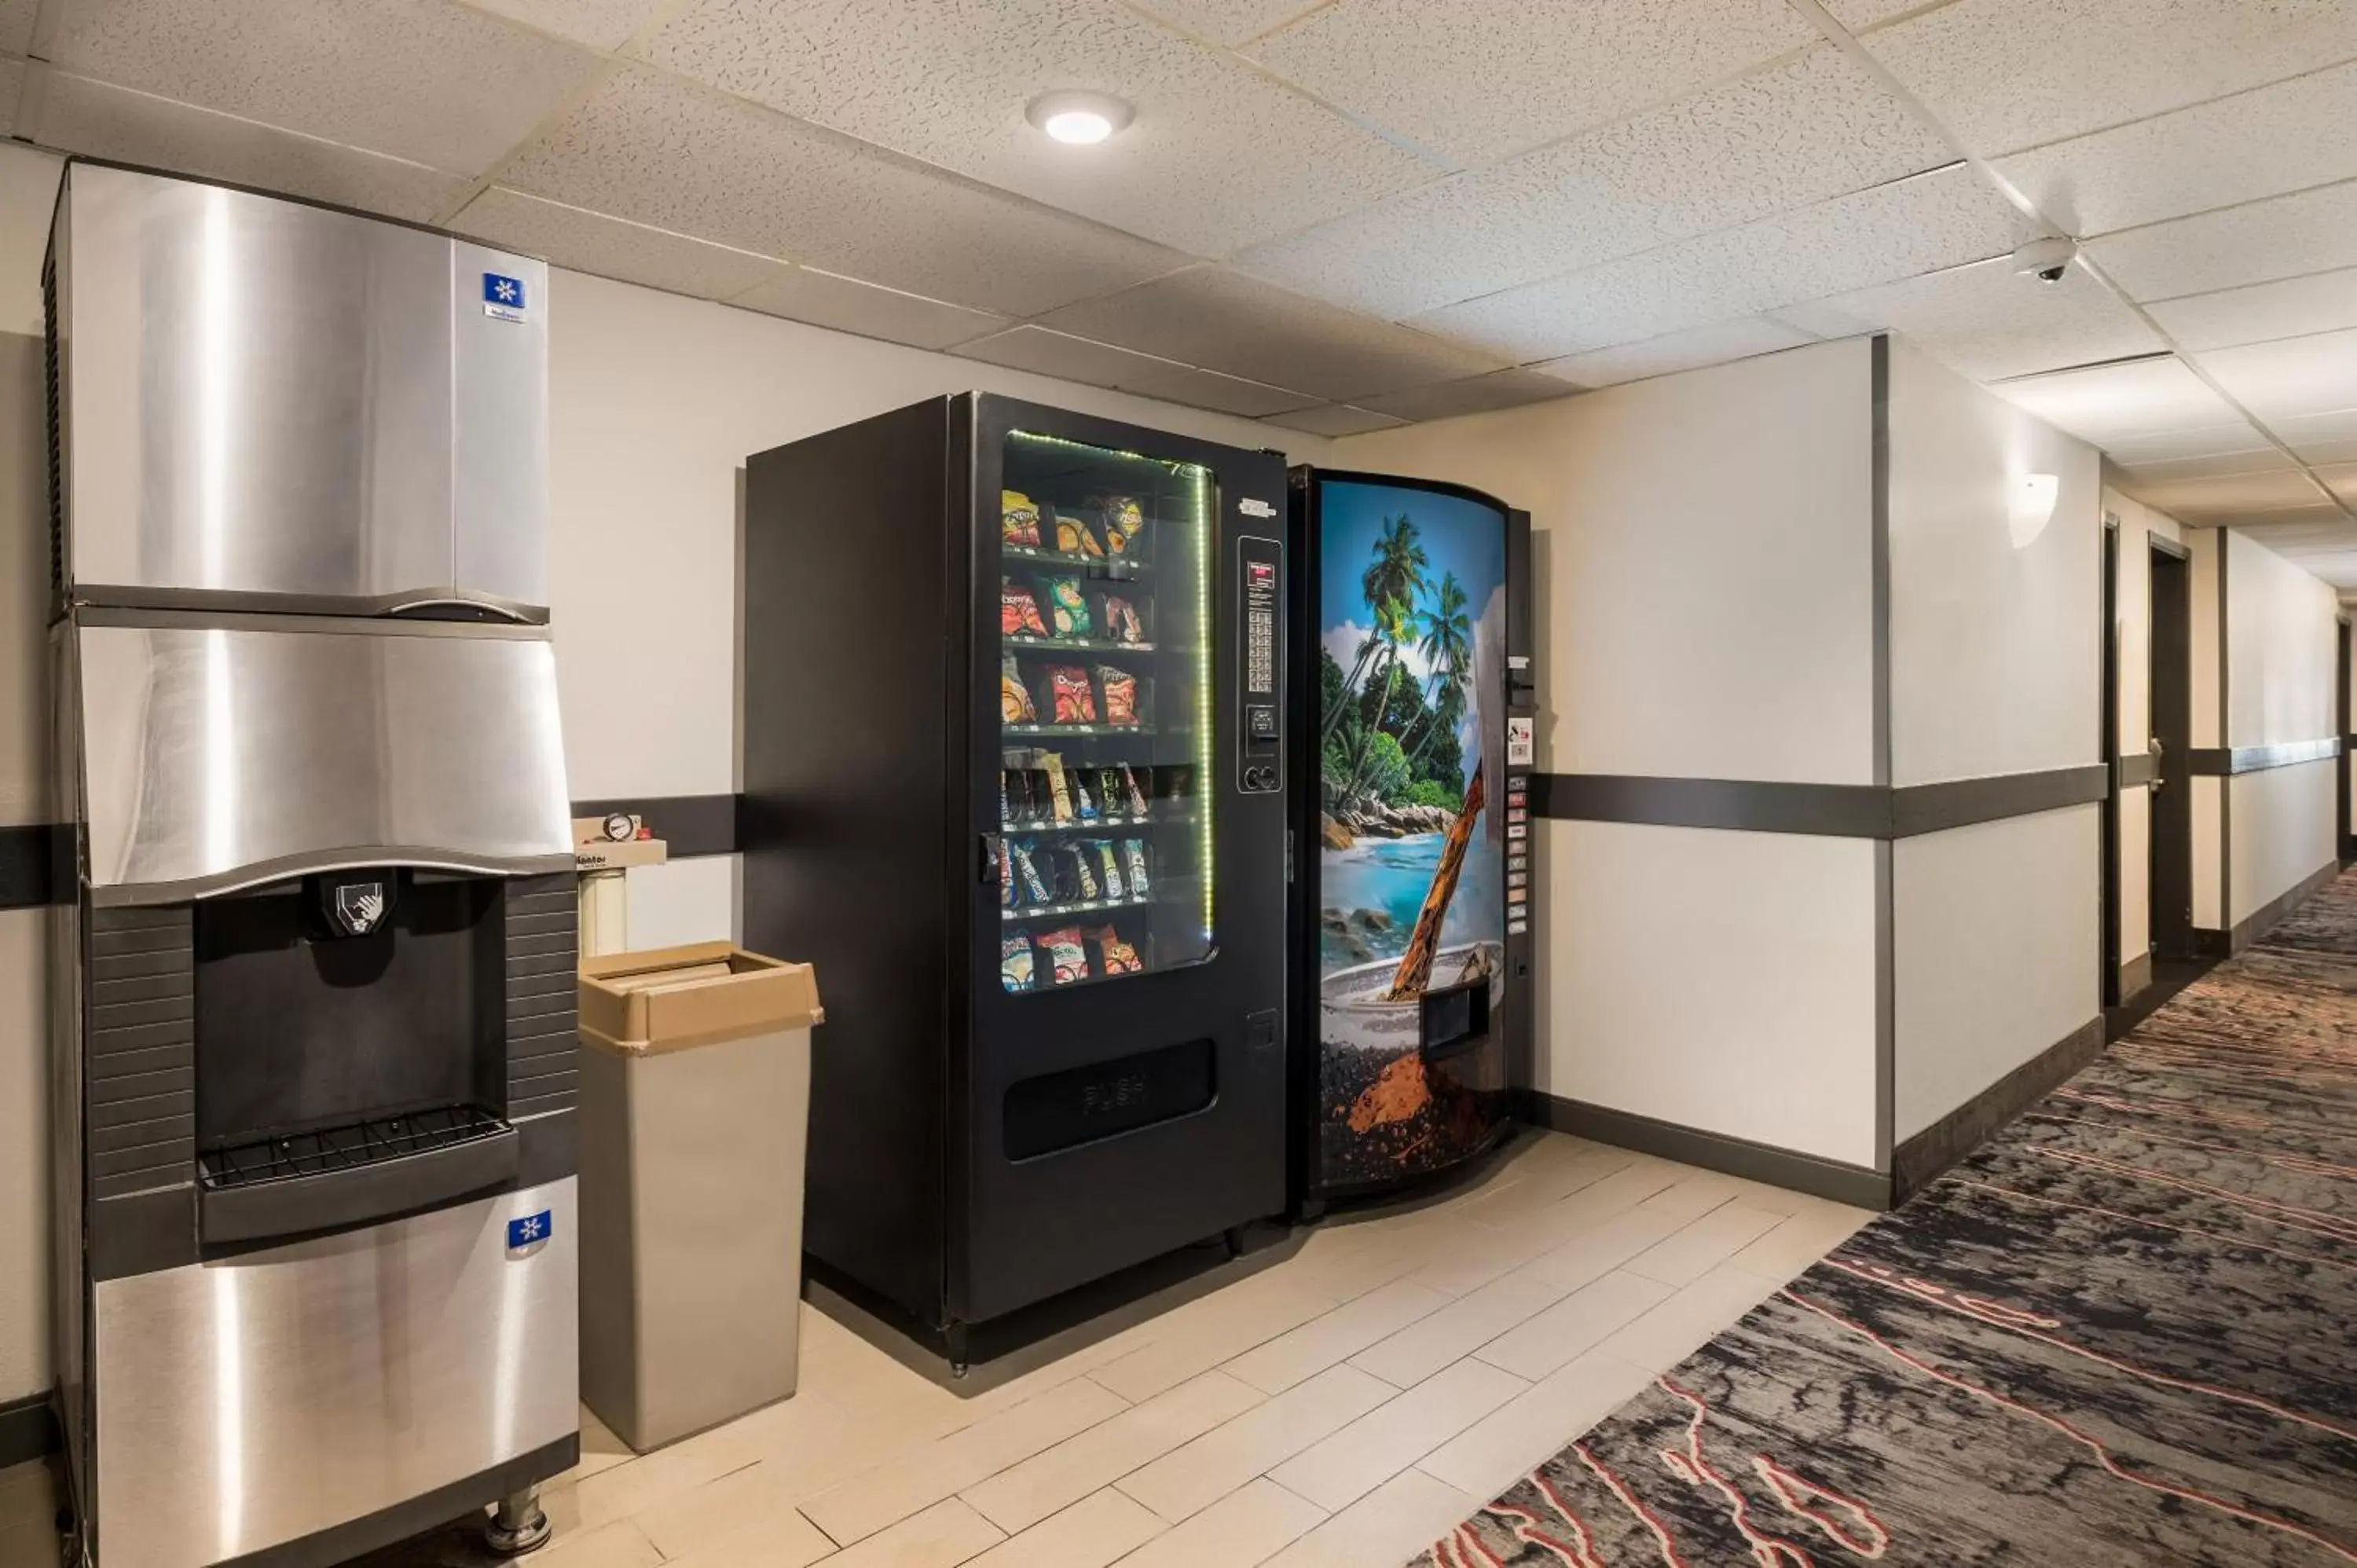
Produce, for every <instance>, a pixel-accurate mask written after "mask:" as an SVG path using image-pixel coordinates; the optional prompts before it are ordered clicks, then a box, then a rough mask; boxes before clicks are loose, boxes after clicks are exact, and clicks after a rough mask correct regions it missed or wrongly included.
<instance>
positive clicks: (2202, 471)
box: [2111, 437, 2298, 485]
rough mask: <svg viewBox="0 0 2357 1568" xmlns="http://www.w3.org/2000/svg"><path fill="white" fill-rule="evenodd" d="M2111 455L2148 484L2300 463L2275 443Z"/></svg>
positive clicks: (2265, 470)
mask: <svg viewBox="0 0 2357 1568" xmlns="http://www.w3.org/2000/svg"><path fill="white" fill-rule="evenodd" d="M2254 438H2255V437H2254ZM2111 456H2112V460H2113V462H2114V463H2115V465H2117V467H2118V468H2119V471H2120V472H2121V473H2122V474H2125V475H2126V476H2127V477H2128V478H2132V479H2135V480H2136V481H2138V482H2139V483H2143V484H2149V485H2163V484H2168V483H2169V482H2170V481H2172V480H2176V479H2207V478H2216V477H2219V476H2222V475H2226V474H2267V473H2283V472H2285V471H2287V470H2289V469H2291V468H2295V467H2298V464H2296V463H2294V462H2293V461H2292V460H2291V459H2290V458H2289V457H2287V456H2284V455H2283V453H2282V452H2281V451H2280V450H2278V449H2277V448H2276V447H2273V446H2260V447H2257V448H2255V449H2254V450H2251V451H2247V452H2220V453H2216V454H2214V455H2212V456H2207V457H2169V458H2162V459H2159V460H2154V459H2149V458H2147V459H2143V460H2140V461H2137V462H2133V463H2131V462H2128V461H2126V459H2124V458H2122V457H2121V456H2120V455H2119V454H2118V453H2116V452H2115V453H2113V454H2112V455H2111Z"/></svg>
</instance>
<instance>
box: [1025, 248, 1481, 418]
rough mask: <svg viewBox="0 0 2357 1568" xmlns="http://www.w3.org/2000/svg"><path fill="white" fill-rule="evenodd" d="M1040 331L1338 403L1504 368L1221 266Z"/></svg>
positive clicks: (1091, 303) (1140, 289)
mask: <svg viewBox="0 0 2357 1568" xmlns="http://www.w3.org/2000/svg"><path fill="white" fill-rule="evenodd" d="M1041 325H1042V326H1047V327H1052V328H1056V329H1057V330H1059V331H1062V332H1070V333H1072V334H1074V335H1076V336H1078V337H1082V338H1094V339H1096V340H1097V341H1098V342H1101V343H1114V344H1118V345H1119V346H1120V347H1122V348H1125V349H1137V350H1139V351H1140V352H1141V353H1146V354H1153V355H1157V356H1158V357H1159V358H1162V359H1165V360H1179V361H1181V362H1182V363H1185V364H1190V365H1200V366H1202V367H1203V368H1204V369H1206V370H1212V371H1222V372H1224V373H1226V374H1229V375H1236V376H1243V377H1244V378H1246V379H1247V380H1250V381H1267V382H1270V383H1272V384H1280V385H1284V386H1288V387H1295V388H1297V389H1299V390H1300V391H1302V392H1315V393H1317V394H1318V396H1319V397H1321V398H1331V399H1334V400H1335V401H1337V402H1351V401H1360V400H1363V399H1365V398H1367V397H1371V396H1374V395H1377V394H1380V393H1383V392H1400V391H1404V390H1405V389H1406V388H1408V387H1416V386H1426V385H1429V384H1430V383H1432V382H1434V381H1456V380H1458V379H1459V378H1461V377H1465V376H1472V375H1479V374H1480V373H1482V372H1483V371H1494V370H1497V369H1499V368H1501V366H1502V365H1503V364H1504V363H1505V361H1504V360H1501V359H1499V358H1498V357H1496V356H1495V355H1491V354H1482V353H1478V352H1476V351H1474V350H1473V349H1465V348H1460V347H1458V345H1456V344H1454V343H1445V342H1443V341H1441V340H1440V339H1439V338H1435V337H1432V336H1430V335H1428V334H1426V333H1423V332H1418V331H1416V330H1415V328H1409V327H1395V326H1394V325H1392V324H1391V323H1390V322H1388V321H1377V320H1374V319H1372V317H1365V316H1360V315H1357V314H1355V313H1354V312H1351V311H1347V310H1338V309H1336V308H1335V307H1334V306H1330V305H1324V304H1320V303H1319V302H1318V301H1316V300H1311V299H1305V298H1303V297H1302V296H1301V295H1297V294H1288V293H1286V291H1285V290H1283V289H1280V288H1275V287H1272V286H1271V285H1267V284H1265V283H1262V282H1259V281H1258V280H1257V279H1254V278H1248V277H1245V276H1243V274H1239V273H1234V272H1230V271H1228V270H1227V269H1225V268H1222V267H1197V268H1195V269H1193V270H1191V271H1189V272H1183V273H1174V274H1170V275H1169V276H1168V277H1162V278H1157V279H1155V280H1154V281H1153V282H1151V283H1144V284H1140V285H1137V286H1136V287H1135V288H1133V289H1126V290H1124V291H1123V292H1122V293H1120V294H1113V295H1103V296H1102V297H1100V298H1097V299H1091V300H1083V301H1082V302H1081V303H1080V304H1078V305H1070V306H1065V307H1064V308H1063V309H1061V310H1058V311H1054V312H1051V313H1050V314H1049V315H1048V316H1046V317H1042V318H1041Z"/></svg>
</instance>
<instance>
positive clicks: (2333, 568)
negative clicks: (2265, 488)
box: [2244, 526, 2357, 606]
mask: <svg viewBox="0 0 2357 1568" xmlns="http://www.w3.org/2000/svg"><path fill="white" fill-rule="evenodd" d="M2244 532H2252V533H2254V534H2255V536H2256V537H2257V538H2258V539H2259V540H2260V541H2261V542H2263V543H2267V547H2268V548H2269V549H2271V550H2275V551H2276V553H2277V554H2279V555H2282V556H2284V557H2286V558H2287V559H2288V560H2293V561H2297V562H2298V563H2299V566H2300V570H2301V571H2303V572H2307V573H2309V574H2311V575H2315V576H2319V577H2321V578H2323V579H2324V580H2325V581H2326V582H2328V583H2330V584H2331V585H2333V586H2334V587H2336V588H2340V589H2342V590H2344V591H2343V593H2342V595H2341V604H2342V605H2344V606H2346V605H2347V604H2348V603H2349V602H2350V600H2349V596H2348V594H2347V593H2346V590H2347V589H2350V588H2357V526H2352V529H2351V530H2350V533H2349V536H2348V537H2347V538H2345V539H2340V540H2334V541H2330V542H2325V541H2319V542H2317V543H2316V544H2313V545H2311V546H2309V547H2308V548H2306V549H2292V550H2286V549H2282V548H2280V547H2278V546H2276V545H2275V544H2273V543H2272V542H2267V540H2266V535H2265V534H2264V533H2263V532H2257V531H2255V530H2247V529H2246V530H2244Z"/></svg>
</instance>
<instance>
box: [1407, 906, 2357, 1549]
mask: <svg viewBox="0 0 2357 1568" xmlns="http://www.w3.org/2000/svg"><path fill="white" fill-rule="evenodd" d="M2352 1326H2357V873H2343V874H2342V875H2341V877H2340V878H2339V879H2338V880H2337V881H2335V882H2332V883H2330V884H2328V885H2327V886H2325V887H2324V888H2323V889H2322V890H2320V891H2319V893H2317V894H2316V895H2315V897H2312V898H2311V899H2310V900H2309V902H2308V903H2307V904H2306V905H2305V906H2304V907H2303V908H2300V909H2299V910H2298V911H2297V912H2296V913H2294V914H2293V915H2292V916H2291V917H2289V918H2287V919H2286V920H2285V921H2284V922H2283V923H2282V924H2281V925H2280V926H2278V927H2277V928H2276V929H2275V930H2274V931H2273V932H2272V933H2271V934H2270V935H2269V936H2268V937H2267V938H2266V940H2263V941H2261V942H2260V943H2258V944H2257V945H2256V946H2255V947H2253V948H2251V949H2250V950H2247V951H2245V952H2244V954H2242V955H2241V956H2240V957H2238V958H2236V959H2235V960H2233V961H2230V962H2227V963H2223V964H2221V965H2220V966H2218V967H2217V968H2216V969H2215V970H2213V971H2212V972H2211V973H2210V974H2209V975H2208V976H2207V977H2205V978H2204V979H2202V980H2201V981H2200V982H2198V983H2195V984H2193V985H2192V986H2190V987H2189V988H2188V989H2187V990H2186V991H2184V992H2183V993H2181V994H2180V995H2179V996H2178V997H2176V998H2175V999H2174V1000H2172V1001H2171V1002H2170V1003H2169V1004H2168V1005H2166V1006H2164V1007H2162V1008H2161V1009H2160V1010H2159V1011H2158V1012H2157V1013H2155V1014H2154V1015H2152V1016H2151V1017H2150V1018H2148V1019H2147V1020H2146V1021H2145V1022H2144V1023H2143V1024H2141V1025H2140V1026H2137V1027H2136V1029H2135V1031H2134V1032H2133V1033H2131V1034H2130V1035H2129V1036H2126V1038H2124V1039H2122V1040H2120V1041H2118V1042H2117V1043H2115V1045H2114V1046H2112V1047H2110V1049H2108V1050H2107V1051H2106V1052H2105V1053H2104V1055H2103V1057H2101V1058H2099V1059H2098V1060H2096V1061H2095V1062H2094V1063H2093V1065H2091V1066H2090V1067H2089V1068H2088V1069H2086V1070H2085V1071H2083V1072H2082V1073H2080V1074H2079V1075H2078V1076H2077V1077H2076V1078H2074V1079H2072V1080H2071V1081H2070V1082H2069V1083H2067V1084H2065V1085H2064V1086H2063V1087H2061V1089H2059V1090H2056V1091H2055V1092H2054V1093H2053V1094H2051V1095H2050V1096H2049V1097H2048V1098H2047V1099H2046V1100H2045V1101H2042V1102H2040V1104H2038V1105H2037V1106H2036V1107H2034V1108H2033V1109H2032V1110H2031V1111H2029V1112H2028V1113H2027V1114H2025V1115H2024V1116H2022V1117H2021V1119H2020V1120H2019V1121H2018V1122H2015V1123H2014V1124H2013V1125H2012V1126H2011V1127H2009V1128H2007V1130H2006V1131H2005V1132H2004V1133H2001V1134H2000V1135H1999V1136H1998V1137H1997V1138H1996V1140H1994V1141H1993V1142H1991V1143H1990V1144H1987V1145H1986V1146H1985V1147H1983V1148H1982V1149H1980V1150H1979V1151H1978V1152H1976V1153H1975V1154H1974V1155H1972V1156H1971V1157H1969V1158H1968V1159H1966V1160H1965V1161H1964V1162H1963V1164H1961V1165H1959V1166H1957V1167H1956V1168H1955V1169H1953V1170H1952V1171H1951V1172H1949V1173H1948V1174H1947V1175H1946V1176H1943V1177H1942V1178H1941V1179H1940V1180H1938V1181H1937V1182H1935V1183H1934V1184H1933V1185H1932V1187H1930V1188H1928V1189H1927V1190H1926V1191H1925V1192H1923V1193H1922V1194H1921V1196H1920V1197H1917V1198H1916V1199H1915V1200H1914V1201H1912V1202H1910V1203H1909V1204H1908V1205H1906V1206H1905V1207H1904V1208H1901V1209H1900V1210H1899V1211H1898V1212H1896V1213H1893V1214H1890V1215H1888V1216H1885V1217H1884V1218H1883V1219H1879V1220H1878V1221H1877V1222H1875V1223H1874V1224H1872V1225H1869V1226H1867V1227H1866V1228H1865V1229H1864V1230H1859V1231H1858V1232H1857V1234H1856V1235H1855V1236H1853V1237H1852V1238H1851V1239H1850V1240H1848V1241H1847V1242H1846V1243H1845V1244H1844V1245H1842V1246H1841V1247H1840V1248H1839V1249H1838V1250H1836V1251H1835V1253H1834V1254H1833V1255H1832V1256H1830V1257H1828V1258H1826V1259H1825V1260H1824V1262H1821V1263H1819V1264H1818V1265H1817V1266H1816V1267H1814V1268H1813V1269H1811V1270H1810V1271H1808V1272H1807V1273H1804V1274H1803V1275H1802V1276H1801V1277H1800V1278H1798V1279H1796V1280H1794V1281H1793V1282H1792V1283H1791V1284H1790V1285H1789V1286H1787V1287H1786V1288H1784V1289H1782V1290H1781V1291H1779V1292H1778V1293H1777V1294H1775V1295H1773V1296H1771V1297H1770V1298H1769V1299H1768V1300H1767V1301H1766V1302H1764V1303H1763V1304H1762V1305H1760V1306H1759V1307H1757V1308H1755V1309H1754V1310H1753V1311H1751V1312H1750V1313H1749V1314H1748V1315H1747V1316H1745V1317H1744V1318H1743V1319H1742V1320H1741V1321H1740V1322H1739V1323H1738V1324H1737V1325H1736V1326H1734V1327H1732V1328H1730V1329H1728V1330H1727V1332H1726V1333H1724V1334H1722V1335H1720V1336H1719V1337H1717V1339H1715V1340H1713V1341H1712V1342H1711V1343H1710V1344H1708V1345H1706V1347H1704V1348H1702V1349H1701V1350H1699V1351H1697V1352H1696V1353H1695V1354H1694V1355H1693V1356H1692V1357H1690V1358H1688V1359H1686V1360H1685V1361H1684V1362H1683V1363H1682V1364H1680V1365H1678V1366H1676V1367H1674V1368H1673V1369H1670V1370H1669V1371H1668V1372H1665V1373H1663V1375H1661V1376H1660V1377H1658V1378H1656V1379H1655V1380H1653V1381H1652V1384H1651V1385H1650V1386H1649V1387H1647V1388H1646V1389H1645V1390H1644V1391H1642V1392H1641V1393H1640V1394H1639V1395H1638V1397H1637V1398H1635V1399H1634V1400H1632V1401H1631V1402H1629V1403H1628V1404H1626V1405H1624V1406H1622V1407H1621V1408H1620V1410H1619V1411H1618V1412H1615V1413H1614V1414H1612V1415H1611V1416H1609V1417H1608V1418H1606V1419H1605V1420H1604V1421H1603V1422H1602V1423H1599V1424H1598V1426H1597V1427H1595V1428H1594V1429H1593V1430H1592V1431H1590V1432H1589V1433H1588V1434H1587V1435H1586V1436H1585V1437H1584V1438H1582V1439H1580V1440H1579V1441H1577V1442H1576V1443H1574V1444H1571V1445H1570V1446H1569V1447H1568V1448H1566V1450H1565V1451H1564V1452H1562V1453H1560V1454H1558V1455H1556V1456H1555V1458H1554V1459H1552V1460H1550V1461H1548V1462H1547V1463H1546V1464H1545V1465H1544V1466H1541V1467H1540V1468H1539V1469H1538V1470H1537V1471H1535V1472H1534V1474H1532V1475H1531V1476H1529V1477H1525V1478H1524V1479H1523V1481H1521V1482H1520V1483H1518V1484H1517V1485H1516V1486H1514V1487H1512V1488H1511V1489H1510V1490H1508V1491H1507V1492H1506V1493H1505V1494H1504V1495H1503V1496H1502V1497H1501V1498H1498V1499H1497V1500H1496V1501H1494V1502H1492V1503H1491V1505H1490V1506H1489V1507H1488V1508H1487V1509H1483V1510H1482V1511H1481V1512H1480V1513H1479V1514H1477V1515H1475V1516H1474V1518H1473V1519H1472V1520H1469V1521H1468V1522H1467V1523H1466V1524H1465V1525H1462V1526H1460V1527H1459V1528H1458V1530H1456V1531H1455V1532H1454V1533H1453V1534H1452V1535H1450V1536H1448V1537H1444V1538H1443V1539H1441V1540H1439V1541H1436V1542H1434V1544H1433V1545H1432V1547H1431V1548H1430V1549H1429V1550H1428V1552H1426V1554H1425V1555H1424V1556H1423V1557H1420V1558H1419V1559H1417V1568H1498V1565H1501V1564H1507V1563H1512V1564H1539V1563H1546V1564H1571V1565H1574V1568H1593V1565H1596V1564H1602V1563H1614V1564H1620V1563H1656V1562H1658V1563H1666V1564H1672V1565H1675V1564H1681V1563H1690V1564H1703V1563H1713V1564H1716V1563H1743V1562H1755V1563H1760V1564H1761V1565H1762V1568H1831V1565H1832V1564H1835V1563H1852V1562H1857V1561H1862V1560H1873V1561H1878V1562H1882V1563H1910V1564H1916V1563H1921V1564H1932V1563H1937V1564H1951V1563H1974V1564H1977V1565H1996V1564H2046V1563H2053V1564H2062V1563H2068V1564H2070V1565H2071V1568H2111V1565H2115V1564H2116V1565H2118V1568H2149V1565H2152V1564H2159V1563H2229V1562H2231V1563H2266V1564H2280V1565H2284V1568H2291V1565H2294V1564H2311V1563H2313V1564H2326V1563H2357V1331H2352Z"/></svg>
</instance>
